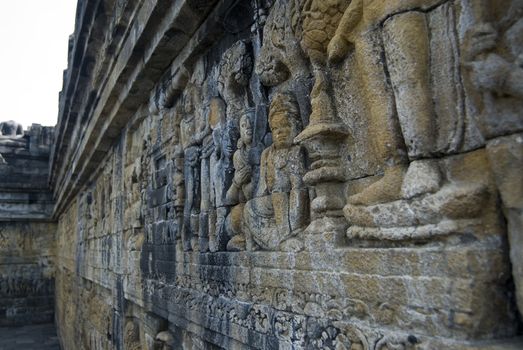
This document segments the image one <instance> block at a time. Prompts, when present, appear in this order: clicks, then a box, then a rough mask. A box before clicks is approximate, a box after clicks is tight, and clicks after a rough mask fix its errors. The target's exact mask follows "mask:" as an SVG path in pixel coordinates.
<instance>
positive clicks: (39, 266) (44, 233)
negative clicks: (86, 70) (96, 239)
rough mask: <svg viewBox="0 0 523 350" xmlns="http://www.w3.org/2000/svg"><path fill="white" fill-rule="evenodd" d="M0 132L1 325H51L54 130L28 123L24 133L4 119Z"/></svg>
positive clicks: (54, 224)
mask: <svg viewBox="0 0 523 350" xmlns="http://www.w3.org/2000/svg"><path fill="white" fill-rule="evenodd" d="M0 130H1V131H2V135H1V136H0V326H13V325H25V324H30V323H45V322H52V321H53V319H54V276H55V271H54V266H55V265H54V255H55V251H54V248H55V243H54V241H55V239H56V238H55V234H56V223H55V222H53V221H54V220H52V215H53V208H54V201H53V198H52V194H51V191H50V188H49V183H48V181H49V154H50V151H51V144H52V141H53V130H54V128H52V127H42V126H41V125H38V124H33V125H32V126H31V127H30V128H29V129H28V130H26V131H25V132H24V131H23V129H22V126H21V125H20V124H18V123H16V122H14V121H8V122H1V123H0ZM0 344H1V341H0ZM0 347H1V346H0Z"/></svg>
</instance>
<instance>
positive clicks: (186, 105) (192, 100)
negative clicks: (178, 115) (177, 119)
mask: <svg viewBox="0 0 523 350" xmlns="http://www.w3.org/2000/svg"><path fill="white" fill-rule="evenodd" d="M199 100H200V93H199V90H198V88H197V87H196V85H194V84H191V83H189V84H187V86H186V88H185V90H184V92H183V110H184V112H185V115H189V114H193V113H194V112H195V109H196V106H197V104H198V103H199Z"/></svg>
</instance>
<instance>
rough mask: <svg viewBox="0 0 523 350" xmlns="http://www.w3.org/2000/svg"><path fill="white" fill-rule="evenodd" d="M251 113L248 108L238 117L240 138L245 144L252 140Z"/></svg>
mask: <svg viewBox="0 0 523 350" xmlns="http://www.w3.org/2000/svg"><path fill="white" fill-rule="evenodd" d="M252 114H253V111H251V110H249V111H246V112H245V113H243V115H242V117H241V118H240V139H241V140H242V142H243V143H244V144H246V145H249V144H251V142H252V133H253V129H252V121H251V116H252Z"/></svg>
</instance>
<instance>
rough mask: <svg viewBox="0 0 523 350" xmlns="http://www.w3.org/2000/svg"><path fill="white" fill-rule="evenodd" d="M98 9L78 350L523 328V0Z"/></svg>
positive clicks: (69, 137)
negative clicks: (522, 322)
mask: <svg viewBox="0 0 523 350" xmlns="http://www.w3.org/2000/svg"><path fill="white" fill-rule="evenodd" d="M81 4H83V5H82V6H83V7H81V11H80V12H79V16H80V18H84V20H85V22H82V23H85V26H83V27H78V28H77V33H75V35H74V37H73V44H72V46H71V52H70V67H69V69H68V72H67V74H66V79H65V81H64V92H63V94H62V99H61V102H60V103H61V109H60V122H59V125H58V128H57V130H58V135H57V137H56V143H55V152H54V153H53V156H52V162H51V179H52V184H53V189H54V194H55V197H56V199H57V201H58V202H57V205H56V211H55V216H56V218H57V219H58V221H59V223H58V233H57V273H56V286H57V291H56V297H57V299H56V300H57V307H56V312H57V320H58V326H59V329H60V336H61V342H62V345H63V347H64V348H65V349H76V348H81V349H122V348H143V349H169V348H174V349H178V348H181V349H218V348H226V349H243V348H254V349H278V348H281V349H336V350H341V349H443V348H445V349H447V348H448V349H475V348H482V347H485V346H487V348H488V346H494V347H496V346H498V347H499V348H510V346H511V342H512V345H513V344H517V340H516V337H517V335H518V332H519V331H520V329H521V327H520V321H519V319H518V317H519V316H518V308H517V305H520V307H521V288H522V287H521V280H522V272H521V271H520V269H519V264H518V263H517V261H519V260H518V259H520V255H521V254H520V252H521V250H522V247H521V242H520V238H519V236H520V234H519V233H520V232H521V229H522V228H521V203H520V202H521V198H522V194H521V193H520V192H521V191H519V189H520V187H521V186H520V184H521V183H522V182H523V179H522V175H521V173H522V171H521V164H522V162H523V160H522V159H521V154H520V153H521V152H520V151H521V147H520V146H521V142H520V141H521V140H520V139H521V130H520V129H521V121H522V117H521V108H520V107H521V106H520V105H521V91H520V90H521V79H520V78H521V77H520V70H521V42H520V41H521V39H520V38H521V35H518V34H519V33H520V31H521V28H522V27H523V26H522V25H521V13H522V11H523V7H522V4H521V2H520V1H517V0H503V1H501V2H499V1H496V2H494V1H484V2H479V1H467V0H455V1H448V0H409V1H381V0H352V1H349V0H332V1H320V0H311V1H304V0H276V1H255V2H252V3H251V2H247V1H239V2H230V1H203V2H202V1H191V0H186V1H177V2H145V3H143V6H142V2H139V1H126V2H121V1H119V2H117V3H115V4H112V3H111V4H110V3H106V5H107V7H106V8H103V7H102V6H101V5H95V4H94V3H89V4H87V3H81ZM113 5H114V7H112V6H113ZM97 6H99V7H97ZM110 14H112V15H110ZM91 16H92V17H91ZM97 16H98V17H97ZM104 16H108V17H107V18H111V20H110V21H104V20H103V18H105V17H104ZM91 19H92V21H91ZM109 33H111V35H109ZM124 33H132V35H126V34H124ZM102 53H106V54H105V55H104V54H102ZM107 53H108V54H107ZM112 59H114V64H113V62H112V61H111V60H112ZM85 62H94V64H87V63H85ZM78 66H80V68H81V69H80V71H78V69H77V68H78ZM77 78H78V83H76V81H77V80H76V79H77ZM90 91H92V94H91V93H90ZM79 116H81V117H79ZM0 153H1V152H0ZM7 161H8V160H7ZM1 166H2V165H0V167H1ZM505 222H506V223H507V225H505ZM511 262H512V265H511ZM512 281H514V283H513V284H515V288H514V287H513V284H512ZM520 310H521V309H520ZM500 339H505V340H504V341H503V342H502V341H500ZM507 339H509V340H508V341H507ZM511 339H513V340H511ZM78 344H81V345H78Z"/></svg>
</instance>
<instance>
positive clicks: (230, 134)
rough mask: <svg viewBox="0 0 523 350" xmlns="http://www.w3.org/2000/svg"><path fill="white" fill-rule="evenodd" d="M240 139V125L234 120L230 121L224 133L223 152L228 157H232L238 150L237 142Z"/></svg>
mask: <svg viewBox="0 0 523 350" xmlns="http://www.w3.org/2000/svg"><path fill="white" fill-rule="evenodd" d="M237 140H238V127H237V126H235V125H234V123H233V122H228V123H227V125H226V127H225V132H224V133H223V140H222V145H223V154H224V155H225V157H226V158H231V157H232V155H233V154H234V151H236V144H237Z"/></svg>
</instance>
